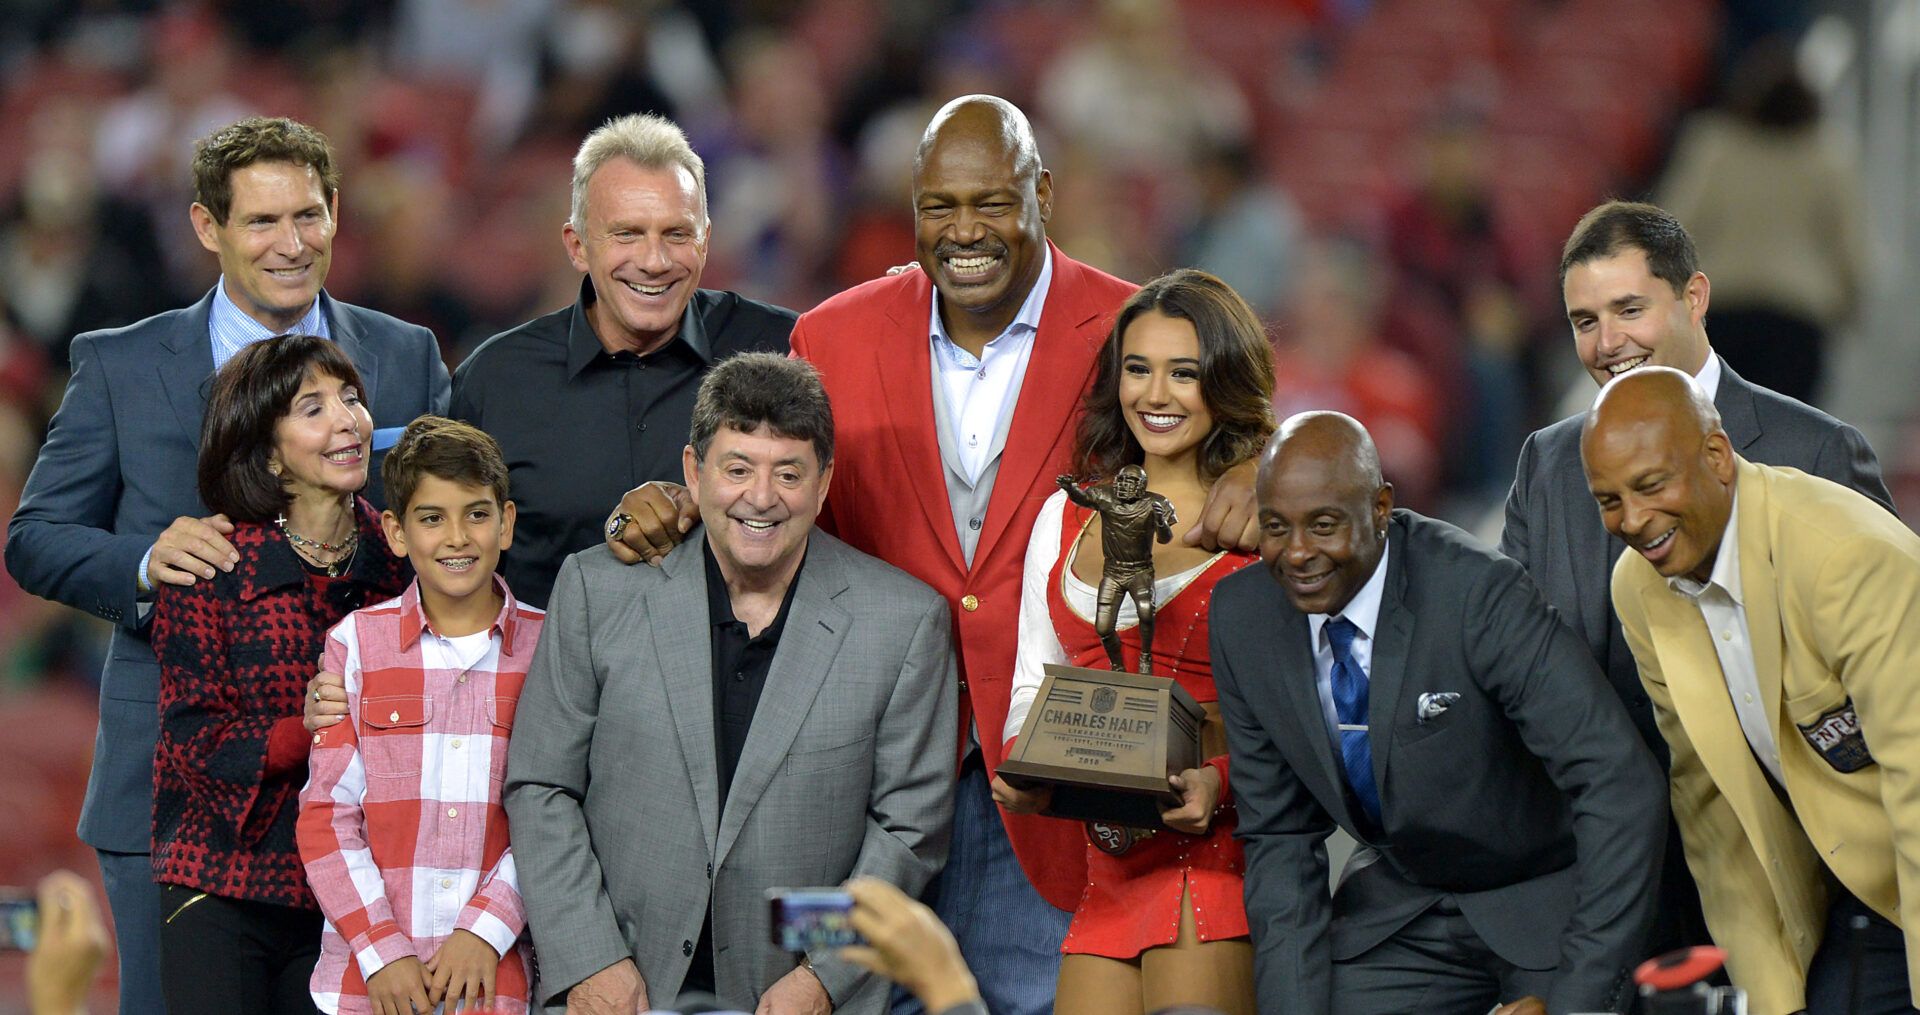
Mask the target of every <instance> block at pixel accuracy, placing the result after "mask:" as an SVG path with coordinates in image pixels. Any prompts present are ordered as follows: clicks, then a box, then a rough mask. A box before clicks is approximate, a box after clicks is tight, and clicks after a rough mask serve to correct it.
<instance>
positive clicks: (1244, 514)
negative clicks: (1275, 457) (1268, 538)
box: [1181, 460, 1260, 553]
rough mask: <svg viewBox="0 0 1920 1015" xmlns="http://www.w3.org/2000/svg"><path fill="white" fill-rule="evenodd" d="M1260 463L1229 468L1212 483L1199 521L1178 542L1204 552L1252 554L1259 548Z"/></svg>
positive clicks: (1242, 463)
mask: <svg viewBox="0 0 1920 1015" xmlns="http://www.w3.org/2000/svg"><path fill="white" fill-rule="evenodd" d="M1258 471H1259V464H1258V463H1257V462H1255V461H1252V460H1248V461H1244V462H1241V463H1240V464H1239V465H1236V466H1234V467H1233V468H1231V469H1228V470H1227V471H1226V472H1224V473H1222V474H1221V475H1220V478H1219V479H1216V480H1214V481H1213V488H1212V489H1210V490H1208V491H1207V502H1206V504H1204V505H1202V506H1201V508H1200V520H1199V521H1197V522H1194V523H1193V527H1192V528H1190V529H1188V530H1187V534H1186V535H1185V536H1183V537H1181V542H1184V543H1186V544H1187V545H1188V546H1198V547H1200V548H1202V549H1205V550H1237V551H1240V552H1242V553H1253V552H1256V551H1258V550H1259V549H1260V501H1259V497H1258V494H1257V489H1256V487H1257V484H1256V483H1255V481H1254V480H1255V478H1256V475H1257V473H1258Z"/></svg>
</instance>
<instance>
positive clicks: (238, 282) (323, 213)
mask: <svg viewBox="0 0 1920 1015" xmlns="http://www.w3.org/2000/svg"><path fill="white" fill-rule="evenodd" d="M231 183H232V187H233V204H232V206H231V207H230V209H229V210H228V213H227V221H226V222H224V223H220V222H215V221H214V219H213V213H212V212H210V211H208V210H207V208H206V206H204V205H201V204H195V205H193V207H192V208H191V209H189V212H188V214H189V217H190V218H191V219H192V220H193V230H194V233H195V234H196V235H198V236H199V237H200V245H201V246H203V247H205V248H207V249H208V250H211V251H213V252H214V253H215V254H218V255H219V257H220V274H221V276H222V279H223V282H222V284H223V285H224V287H225V288H226V292H227V297H228V298H229V299H231V300H233V302H234V304H235V305H237V306H238V307H239V308H240V309H241V310H242V311H243V312H245V313H246V315H247V316H249V317H251V318H253V319H254V320H256V321H259V322H260V323H261V324H262V325H265V326H266V327H268V328H271V329H272V330H274V331H287V330H290V329H291V328H292V327H293V326H294V325H295V324H297V323H299V321H300V318H302V317H304V316H305V315H306V313H307V311H308V310H309V309H310V308H311V307H312V306H313V301H314V299H315V298H316V297H318V296H319V295H320V288H321V287H322V286H324V285H325V284H326V282H327V269H328V267H330V266H331V265H332V263H333V233H334V224H335V223H334V213H335V212H336V211H337V210H338V208H339V195H338V194H336V195H334V199H333V200H332V201H328V200H327V198H326V191H325V188H324V187H323V186H322V185H321V181H320V174H319V173H316V172H314V171H313V167H311V166H296V165H294V164H293V163H291V162H256V163H254V164H252V165H250V166H242V167H240V168H239V169H236V170H234V171H233V174H232V177H231Z"/></svg>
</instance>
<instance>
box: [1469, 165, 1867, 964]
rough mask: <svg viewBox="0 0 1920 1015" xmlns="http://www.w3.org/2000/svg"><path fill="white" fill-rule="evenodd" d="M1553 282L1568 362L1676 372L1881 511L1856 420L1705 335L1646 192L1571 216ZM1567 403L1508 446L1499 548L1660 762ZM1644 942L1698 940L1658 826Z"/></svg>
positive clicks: (1727, 420) (1667, 228) (1681, 869)
mask: <svg viewBox="0 0 1920 1015" xmlns="http://www.w3.org/2000/svg"><path fill="white" fill-rule="evenodd" d="M1560 284H1561V292H1562V294H1563V295H1564V297H1565V299H1566V308H1567V321H1568V323H1569V324H1570V325H1571V326H1572V327H1573V340H1574V349H1575V351H1576V352H1577V353H1578V354H1579V356H1580V362H1581V363H1582V364H1583V365H1584V366H1585V367H1586V368H1587V371H1588V372H1589V373H1591V374H1592V375H1593V379H1594V380H1595V381H1596V382H1597V383H1600V384H1604V383H1606V382H1607V380H1608V379H1609V378H1611V377H1614V376H1616V375H1618V374H1621V373H1625V372H1626V371H1628V370H1632V369H1634V368H1635V367H1638V366H1642V365H1645V364H1649V363H1650V364H1653V365H1656V366H1668V367H1673V368H1675V369H1677V370H1681V371H1683V372H1685V373H1686V374H1687V375H1688V376H1691V377H1693V378H1694V381H1695V383H1696V384H1697V385H1698V386H1699V387H1700V388H1701V390H1703V391H1705V392H1706V394H1707V397H1708V398H1710V399H1712V401H1713V404H1714V407H1715V408H1717V409H1719V410H1720V419H1721V422H1722V425H1723V426H1724V428H1725V429H1726V432H1727V438H1728V440H1730V441H1732V442H1733V450H1734V451H1736V452H1738V453H1739V455H1740V456H1741V457H1742V458H1745V459H1747V460H1748V461H1753V462H1760V463H1763V464H1767V465H1786V466H1791V467H1793V468H1796V469H1799V470H1801V471H1802V472H1808V473H1812V474H1813V475H1816V476H1820V477H1823V478H1825V479H1830V480H1832V481H1834V482H1836V483H1839V484H1841V485H1842V486H1848V487H1852V488H1853V489H1855V490H1858V491H1859V492H1860V493H1862V494H1865V495H1866V496H1868V497H1870V498H1872V499H1873V500H1875V501H1878V502H1879V503H1880V504H1882V505H1884V506H1885V507H1886V508H1887V510H1889V511H1891V510H1893V495H1892V494H1890V493H1888V492H1887V485H1886V483H1885V481H1883V480H1882V479H1881V476H1880V462H1879V460H1878V459H1876V458H1875V457H1874V454H1873V449H1872V448H1871V447H1869V446H1868V445H1867V439H1866V438H1865V437H1864V436H1862V435H1861V433H1860V431H1858V430H1856V429H1854V428H1853V427H1851V426H1848V425H1847V424H1845V423H1842V422H1841V421H1839V420H1837V419H1835V418H1833V417H1832V416H1829V415H1827V414H1826V413H1824V412H1821V411H1820V410H1819V409H1816V408H1814V407H1812V406H1810V405H1807V404H1805V403H1803V402H1798V401H1795V400H1793V399H1791V398H1788V397H1786V396H1785V395H1780V394H1776V393H1774V392H1772V391H1768V390H1767V389H1765V388H1762V387H1757V386H1755V385H1753V384H1749V383H1747V381H1745V380H1743V379H1742V378H1741V377H1740V375H1739V374H1737V373H1734V371H1733V368H1732V367H1730V366H1728V365H1727V364H1726V363H1725V362H1724V361H1722V360H1721V359H1720V357H1719V356H1718V355H1716V354H1715V353H1714V351H1713V349H1712V347H1711V346H1709V345H1708V344H1707V326H1706V318H1707V303H1708V298H1709V296H1710V294H1711V286H1710V285H1709V283H1708V281H1707V276H1706V274H1705V273H1703V272H1702V271H1701V270H1700V266H1699V257H1698V255H1697V254H1696V253H1695V251H1694V247H1693V241H1692V239H1690V238H1689V237H1688V236H1687V231H1686V230H1685V229H1684V228H1682V226H1681V225H1680V223H1679V221H1678V220H1676V219H1675V218H1674V217H1673V216H1672V215H1670V214H1668V213H1667V212H1665V211H1664V210H1662V209H1660V208H1657V207H1655V206H1653V205H1650V204H1636V203H1631V202H1626V201H1609V202H1607V203H1605V204H1602V205H1600V206H1599V207H1596V208H1594V209H1593V210H1592V211H1589V212H1588V213H1587V214H1586V215H1585V216H1583V217H1582V218H1581V219H1580V222H1579V224H1578V225H1576V226H1575V227H1574V230H1573V234H1572V235H1571V236H1569V237H1568V239H1567V243H1566V247H1565V249H1564V251H1563V252H1562V254H1561V257H1560ZM1584 418H1585V414H1584V413H1582V414H1579V415H1574V416H1569V417H1567V418H1566V419H1563V420H1561V421H1559V422H1558V423H1555V424H1553V425H1552V426H1549V427H1547V428H1545V429H1543V430H1539V431H1536V432H1535V433H1533V434H1532V435H1531V436H1529V437H1528V438H1527V440H1526V443H1525V444H1524V445H1522V446H1521V448H1520V461H1519V464H1518V465H1517V466H1516V468H1515V473H1514V479H1513V490H1512V491H1511V492H1510V493H1509V494H1508V495H1507V509H1506V513H1507V520H1506V528H1505V530H1504V531H1503V532H1502V533H1501V535H1500V551H1501V552H1502V553H1505V554H1506V555H1507V556H1509V557H1512V558H1513V559H1514V560H1517V561H1519V562H1520V564H1521V566H1522V567H1525V568H1526V569H1527V572H1528V573H1529V574H1530V575H1532V577H1533V580H1534V581H1535V582H1536V583H1537V584H1538V585H1539V587H1540V591H1541V593H1542V594H1544V595H1545V596H1546V598H1547V602H1549V603H1551V604H1552V605H1553V607H1554V608H1555V609H1556V610H1559V611H1560V616H1561V617H1562V619H1564V620H1565V621H1566V622H1567V623H1568V624H1570V625H1572V627H1573V629H1574V631H1576V632H1577V633H1578V634H1579V635H1580V636H1581V638H1582V639H1583V640H1584V641H1585V642H1586V645H1587V649H1588V651H1589V652H1591V653H1592V655H1593V658H1594V659H1595V660H1596V661H1597V662H1599V664H1600V666H1601V668H1602V669H1603V670H1604V671H1605V673H1606V676H1607V682H1608V683H1609V684H1611V685H1612V686H1613V689H1614V691H1615V693H1617V694H1618V695H1619V696H1620V700H1621V701H1622V702H1623V703H1625V704H1626V706H1627V714H1628V715H1629V716H1630V717H1631V718H1632V719H1633V723H1634V726H1635V728H1636V729H1638V730H1639V732H1640V737H1641V739H1642V740H1644V741H1645V742H1646V743H1647V746H1649V747H1651V748H1652V749H1653V752H1654V755H1655V756H1656V757H1657V758H1659V759H1660V763H1661V766H1662V768H1663V770H1664V768H1665V766H1666V762H1667V743H1666V741H1665V740H1664V739H1662V738H1661V736H1660V731H1659V729H1658V728H1657V727H1656V726H1655V725H1654V719H1653V705H1652V704H1651V703H1650V702H1649V701H1648V699H1647V694H1646V690H1645V689H1644V688H1642V687H1641V685H1640V674H1639V671H1638V670H1637V669H1635V667H1634V663H1633V654H1632V653H1631V652H1630V651H1628V649H1627V643H1626V640H1625V638H1624V637H1623V636H1622V635H1621V633H1620V618H1619V617H1617V616H1616V615H1615V614H1614V612H1613V600H1612V598H1611V595H1610V591H1609V590H1610V582H1611V580H1612V575H1613V562H1614V561H1616V560H1618V559H1619V558H1620V552H1621V551H1622V550H1624V549H1625V548H1626V544H1624V543H1622V542H1620V541H1619V540H1618V539H1615V538H1613V537H1612V536H1609V535H1607V530H1606V528H1605V527H1604V526H1602V525H1601V523H1600V512H1599V509H1598V508H1596V507H1595V506H1594V501H1593V494H1592V493H1591V492H1590V491H1589V490H1588V489H1587V477H1586V472H1585V471H1584V470H1583V469H1582V468H1581V465H1580V423H1581V420H1582V419H1584ZM1668 838H1669V842H1670V844H1671V847H1670V850H1669V856H1670V860H1671V862H1669V863H1667V864H1666V866H1665V868H1664V869H1665V875H1664V881H1663V883H1662V885H1661V889H1660V906H1659V910H1658V915H1657V916H1656V919H1655V926H1654V933H1653V937H1652V945H1653V947H1654V948H1656V949H1658V950H1661V951H1665V950H1668V949H1672V948H1679V947H1682V946H1685V945H1691V944H1705V943H1706V942H1707V939H1708V938H1707V930H1706V922H1705V920H1704V919H1703V918H1702V917H1701V915H1700V900H1699V896H1698V893H1697V892H1696V891H1695V889H1694V887H1693V879H1692V878H1691V877H1690V876H1689V874H1688V872H1687V865H1686V864H1685V863H1684V862H1682V860H1681V854H1680V852H1679V848H1680V843H1679V837H1678V831H1677V829H1670V830H1669V833H1668Z"/></svg>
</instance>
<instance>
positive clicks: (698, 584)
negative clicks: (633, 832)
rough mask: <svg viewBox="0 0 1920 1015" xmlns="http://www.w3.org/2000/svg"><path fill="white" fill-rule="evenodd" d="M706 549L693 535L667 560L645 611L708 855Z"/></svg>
mask: <svg viewBox="0 0 1920 1015" xmlns="http://www.w3.org/2000/svg"><path fill="white" fill-rule="evenodd" d="M705 545H706V530H704V529H696V530H694V533H693V535H692V536H691V537H689V538H688V539H687V541H686V542H684V543H681V544H680V545H679V546H678V547H676V548H675V549H674V551H673V552H672V553H669V554H667V558H666V560H665V561H664V562H663V563H662V564H661V568H662V569H663V570H664V572H665V573H666V576H667V579H668V581H667V583H666V584H665V585H663V586H661V587H660V588H659V589H657V590H656V591H655V592H654V593H653V594H652V595H650V596H648V597H647V602H646V604H645V607H644V610H645V616H646V619H647V627H648V628H649V629H650V630H652V632H653V650H654V653H655V656H656V658H658V659H659V662H660V679H661V682H662V683H664V684H665V685H666V689H667V702H668V704H669V706H670V707H671V708H672V709H673V728H674V732H675V733H676V734H677V735H678V736H679V738H680V754H681V756H682V758H683V759H685V761H686V765H687V776H688V778H689V779H690V780H692V782H693V799H694V802H695V804H696V805H697V806H698V808H699V811H700V831H701V834H702V835H704V836H705V837H706V840H707V846H708V848H709V849H711V848H712V847H713V844H714V842H715V840H716V838H717V830H718V828H719V824H720V814H719V800H720V775H719V762H718V761H716V760H715V758H714V753H713V751H714V747H713V745H714V728H713V639H712V631H711V628H712V620H711V618H709V617H708V616H707V568H706V560H705V558H704V557H703V556H702V553H703V552H704V551H703V549H702V547H704V546H705Z"/></svg>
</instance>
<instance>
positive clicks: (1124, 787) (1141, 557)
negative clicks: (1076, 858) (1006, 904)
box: [999, 465, 1205, 849]
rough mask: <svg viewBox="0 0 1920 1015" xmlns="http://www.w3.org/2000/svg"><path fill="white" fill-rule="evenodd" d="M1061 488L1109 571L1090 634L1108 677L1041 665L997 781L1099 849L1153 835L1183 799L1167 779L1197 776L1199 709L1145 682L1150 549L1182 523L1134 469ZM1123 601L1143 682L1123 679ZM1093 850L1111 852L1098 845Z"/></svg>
mask: <svg viewBox="0 0 1920 1015" xmlns="http://www.w3.org/2000/svg"><path fill="white" fill-rule="evenodd" d="M1059 483H1060V488H1061V489H1063V490H1065V491H1066V492H1067V497H1068V498H1069V499H1071V500H1072V501H1073V502H1074V503H1075V504H1079V505H1081V506H1082V507H1086V508H1091V509H1093V510H1095V511H1098V512H1099V513H1100V548H1101V551H1102V552H1103V553H1104V554H1105V557H1106V563H1105V566H1104V567H1103V568H1102V569H1101V573H1100V586H1099V589H1098V591H1097V593H1096V595H1095V600H1094V601H1095V610H1094V620H1093V629H1094V631H1095V633H1097V634H1098V635H1099V636H1100V644H1101V646H1102V647H1103V648H1105V649H1106V652H1107V658H1108V660H1109V661H1110V662H1111V664H1112V666H1113V668H1112V669H1111V670H1096V669H1090V668H1087V667H1081V666H1056V665H1052V664H1049V665H1048V666H1047V667H1046V674H1047V676H1046V679H1045V681H1043V682H1042V683H1041V685H1040V693H1039V694H1038V696H1036V697H1035V699H1034V704H1033V710H1032V711H1031V712H1029V713H1028V714H1027V722H1026V725H1025V726H1024V727H1022V728H1021V730H1020V738H1019V742H1018V743H1016V744H1015V745H1014V751H1013V753H1012V754H1011V755H1010V756H1009V757H1008V758H1007V759H1006V760H1005V761H1003V762H1001V764H1000V768H999V775H1000V776H1001V777H1002V778H1004V779H1006V780H1007V781H1008V782H1009V783H1010V784H1012V785H1015V786H1019V787H1022V788H1032V787H1034V786H1040V785H1046V786H1051V787H1052V789H1053V800H1052V803H1051V804H1050V805H1049V806H1048V807H1047V810H1046V812H1045V813H1047V814H1050V815H1053V816H1054V817H1062V818H1074V819H1078V820H1083V821H1089V822H1093V823H1094V825H1093V827H1094V828H1095V829H1096V832H1097V834H1098V835H1099V836H1101V838H1102V839H1104V838H1106V837H1108V836H1109V834H1110V833H1114V834H1117V833H1123V832H1124V833H1128V834H1129V835H1131V833H1132V830H1133V829H1157V828H1160V827H1161V822H1160V809H1161V807H1162V806H1171V805H1177V804H1178V803H1179V799H1180V798H1179V795H1178V794H1176V793H1174V792H1173V790H1172V789H1171V787H1170V786H1169V785H1168V783H1167V777H1168V776H1169V775H1174V774H1177V773H1179V772H1183V771H1185V770H1187V769H1189V768H1194V767H1197V766H1198V765H1199V764H1200V760H1201V758H1200V726H1201V723H1202V722H1203V721H1204V720H1205V713H1204V712H1203V711H1202V710H1201V707H1200V704H1199V703H1198V702H1196V701H1194V699H1193V696H1192V695H1191V694H1188V693H1187V691H1186V689H1185V688H1183V687H1181V686H1180V685H1179V684H1177V683H1175V682H1173V681H1172V680H1161V679H1156V678H1154V677H1153V676H1151V674H1152V672H1153V653H1152V648H1153V610H1154V602H1153V542H1154V540H1155V539H1156V538H1157V539H1158V540H1159V541H1160V542H1162V543H1166V542H1171V541H1172V539H1173V526H1174V524H1175V523H1176V522H1177V521H1178V520H1179V519H1178V518H1177V517H1176V516H1175V514H1174V510H1173V504H1172V502H1170V501H1168V500H1167V499H1166V498H1165V497H1162V496H1161V495H1159V494H1157V493H1153V492H1152V491H1149V490H1148V489H1147V473H1146V470H1144V469H1142V468H1140V467H1139V466H1137V465H1129V466H1125V467H1123V468H1121V469H1120V470H1119V472H1118V473H1117V474H1115V476H1114V477H1113V480H1112V482H1110V483H1104V484H1099V485H1095V486H1092V487H1088V488H1086V489H1081V488H1080V487H1078V486H1076V485H1075V484H1074V482H1073V477H1071V476H1061V477H1060V478H1059ZM1123 595H1125V596H1130V597H1132V599H1133V604H1134V609H1135V611H1136V612H1137V613H1138V614H1139V631H1140V664H1139V672H1140V674H1142V675H1140V676H1135V675H1134V674H1131V673H1128V672H1126V664H1125V662H1124V660H1123V659H1122V657H1121V654H1120V636H1119V635H1118V634H1117V633H1116V632H1115V631H1114V625H1115V623H1116V621H1117V619H1118V617H1119V613H1120V602H1121V596H1123ZM1104 822H1118V823H1119V824H1120V825H1122V826H1130V827H1122V828H1114V827H1112V826H1108V825H1104V824H1102V823H1104ZM1140 834H1143V835H1144V834H1151V832H1144V833H1140ZM1096 841H1099V840H1096ZM1128 842H1129V844H1130V842H1131V839H1130V838H1129V840H1128ZM1101 847H1102V848H1108V847H1107V846H1106V845H1105V844H1104V842H1102V843H1101ZM1124 848H1125V846H1124V845H1123V846H1121V849H1124Z"/></svg>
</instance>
